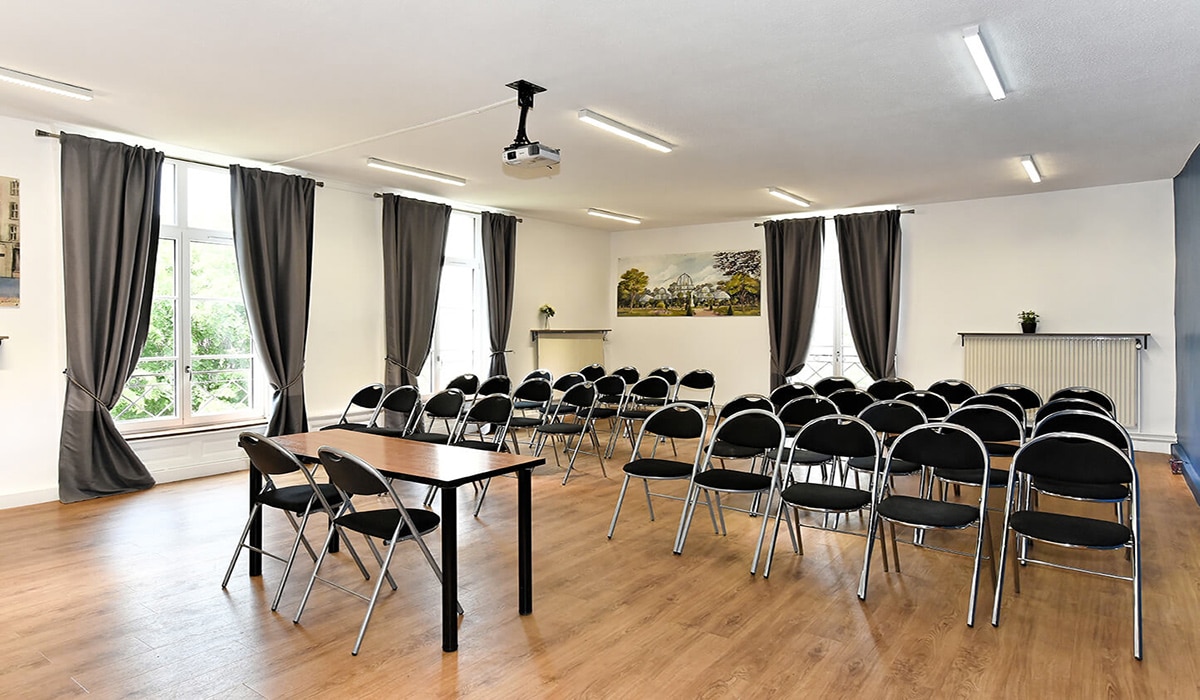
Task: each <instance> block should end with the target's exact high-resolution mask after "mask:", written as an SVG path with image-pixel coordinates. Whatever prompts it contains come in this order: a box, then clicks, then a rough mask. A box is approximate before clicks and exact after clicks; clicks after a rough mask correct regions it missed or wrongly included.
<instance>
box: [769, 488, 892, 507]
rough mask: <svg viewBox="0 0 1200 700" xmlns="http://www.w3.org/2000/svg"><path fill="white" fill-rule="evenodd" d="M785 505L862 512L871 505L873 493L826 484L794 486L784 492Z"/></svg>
mask: <svg viewBox="0 0 1200 700" xmlns="http://www.w3.org/2000/svg"><path fill="white" fill-rule="evenodd" d="M783 501H784V503H787V504H790V505H793V506H799V507H801V508H812V509H816V510H828V511H834V512H848V511H855V510H861V509H863V508H866V507H867V506H869V505H870V504H871V492H870V491H863V490H862V489H852V488H848V487H845V486H829V485H826V484H810V483H801V484H792V485H791V486H789V487H787V488H786V489H784V490H783Z"/></svg>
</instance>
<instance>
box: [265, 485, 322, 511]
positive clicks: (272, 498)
mask: <svg viewBox="0 0 1200 700" xmlns="http://www.w3.org/2000/svg"><path fill="white" fill-rule="evenodd" d="M317 488H319V489H321V493H323V494H325V500H326V501H329V505H331V506H332V505H337V504H338V503H341V502H342V495H341V494H340V493H338V490H337V488H336V487H335V486H334V485H333V484H317ZM312 495H313V490H312V487H311V486H309V485H308V484H300V485H298V486H284V487H282V488H278V489H272V490H271V491H267V492H266V493H264V494H262V495H261V496H259V497H258V502H259V503H261V504H263V505H264V506H271V507H272V508H279V509H281V510H287V511H291V512H293V513H303V512H304V509H305V508H307V507H308V499H310V498H312ZM320 508H321V502H320V501H317V502H316V503H315V504H313V510H319V509H320Z"/></svg>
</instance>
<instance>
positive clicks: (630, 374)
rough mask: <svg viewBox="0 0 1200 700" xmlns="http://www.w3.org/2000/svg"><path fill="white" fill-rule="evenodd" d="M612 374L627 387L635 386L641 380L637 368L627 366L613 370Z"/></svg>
mask: <svg viewBox="0 0 1200 700" xmlns="http://www.w3.org/2000/svg"><path fill="white" fill-rule="evenodd" d="M613 374H615V375H617V376H618V377H620V378H621V379H624V380H625V384H626V385H627V386H633V385H634V384H637V381H638V380H639V379H641V378H642V375H641V374H639V373H638V370H637V367H630V366H629V365H626V366H624V367H622V368H621V369H615V370H613Z"/></svg>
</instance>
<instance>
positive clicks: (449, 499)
mask: <svg viewBox="0 0 1200 700" xmlns="http://www.w3.org/2000/svg"><path fill="white" fill-rule="evenodd" d="M438 490H439V491H441V497H442V651H458V516H457V514H456V513H455V506H457V505H458V503H457V501H458V498H457V497H458V492H457V490H456V489H455V488H454V487H453V486H442V487H439V489H438Z"/></svg>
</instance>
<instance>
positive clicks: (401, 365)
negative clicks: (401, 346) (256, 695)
mask: <svg viewBox="0 0 1200 700" xmlns="http://www.w3.org/2000/svg"><path fill="white" fill-rule="evenodd" d="M384 359H385V360H387V361H388V362H390V363H392V364H393V365H396V366H397V367H399V368H400V369H402V370H404V371H405V372H408V373H409V374H411V375H412V376H414V377H415V376H417V375H419V374H421V373H420V372H414V371H412V370H411V369H409V368H408V367H406V366H405V365H404V363H403V362H401V361H400V360H397V359H396V358H394V357H392V356H391V355H388V356H387V357H385V358H384Z"/></svg>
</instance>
